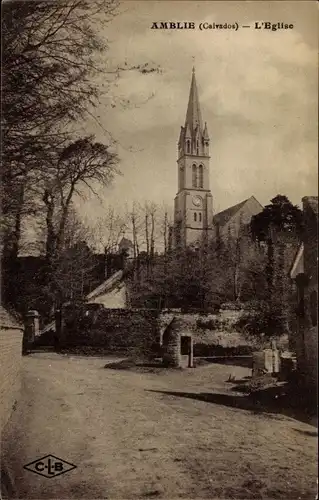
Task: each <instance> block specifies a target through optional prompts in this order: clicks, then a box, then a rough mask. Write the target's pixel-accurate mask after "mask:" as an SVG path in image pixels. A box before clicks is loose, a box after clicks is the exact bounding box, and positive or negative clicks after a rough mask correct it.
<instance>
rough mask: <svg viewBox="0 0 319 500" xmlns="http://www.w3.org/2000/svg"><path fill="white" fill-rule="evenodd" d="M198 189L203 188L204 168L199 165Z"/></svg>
mask: <svg viewBox="0 0 319 500" xmlns="http://www.w3.org/2000/svg"><path fill="white" fill-rule="evenodd" d="M198 187H200V188H203V187H204V168H203V165H199V167H198Z"/></svg>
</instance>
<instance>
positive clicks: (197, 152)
mask: <svg viewBox="0 0 319 500" xmlns="http://www.w3.org/2000/svg"><path fill="white" fill-rule="evenodd" d="M196 154H197V155H198V154H199V145H198V141H197V143H196Z"/></svg>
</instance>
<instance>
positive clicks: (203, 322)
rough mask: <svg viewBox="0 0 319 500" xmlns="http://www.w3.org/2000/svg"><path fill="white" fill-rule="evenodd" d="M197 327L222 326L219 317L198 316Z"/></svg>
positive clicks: (210, 328)
mask: <svg viewBox="0 0 319 500" xmlns="http://www.w3.org/2000/svg"><path fill="white" fill-rule="evenodd" d="M196 327H197V328H200V329H202V330H218V328H219V327H220V321H219V320H218V319H217V318H211V319H209V320H205V319H204V318H198V320H197V321H196Z"/></svg>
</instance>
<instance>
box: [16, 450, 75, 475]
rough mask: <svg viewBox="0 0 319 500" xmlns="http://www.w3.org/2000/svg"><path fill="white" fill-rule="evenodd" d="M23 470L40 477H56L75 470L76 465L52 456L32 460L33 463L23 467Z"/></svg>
mask: <svg viewBox="0 0 319 500" xmlns="http://www.w3.org/2000/svg"><path fill="white" fill-rule="evenodd" d="M24 469H26V470H29V471H30V472H34V473H35V474H39V475H40V476H44V477H56V476H60V475H61V474H65V473H66V472H69V471H70V470H72V469H76V465H73V464H71V463H70V462H66V461H65V460H62V459H61V458H58V457H55V456H54V455H46V456H45V457H42V458H38V460H34V462H30V463H29V464H27V465H25V466H24Z"/></svg>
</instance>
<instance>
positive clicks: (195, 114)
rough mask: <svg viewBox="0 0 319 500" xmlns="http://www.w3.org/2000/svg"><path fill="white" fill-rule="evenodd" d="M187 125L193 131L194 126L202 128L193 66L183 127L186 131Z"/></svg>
mask: <svg viewBox="0 0 319 500" xmlns="http://www.w3.org/2000/svg"><path fill="white" fill-rule="evenodd" d="M187 126H189V128H190V131H191V132H193V131H194V130H195V128H196V126H199V128H200V130H202V129H203V122H202V115H201V111H200V106H199V99H198V91H197V84H196V77H195V69H194V68H193V74H192V82H191V88H190V92H189V99H188V106H187V113H186V120H185V129H186V131H187Z"/></svg>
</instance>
